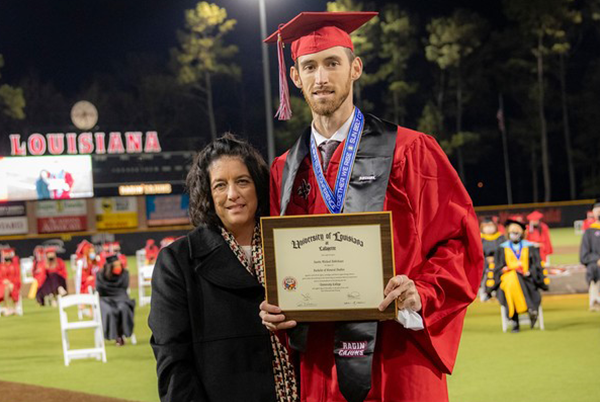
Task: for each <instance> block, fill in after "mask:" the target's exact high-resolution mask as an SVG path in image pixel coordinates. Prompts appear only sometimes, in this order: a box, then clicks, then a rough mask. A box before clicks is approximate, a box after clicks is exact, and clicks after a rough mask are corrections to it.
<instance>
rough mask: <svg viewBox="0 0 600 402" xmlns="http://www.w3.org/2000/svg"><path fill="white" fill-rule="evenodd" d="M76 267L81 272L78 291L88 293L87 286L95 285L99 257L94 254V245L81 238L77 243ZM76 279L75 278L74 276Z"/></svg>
mask: <svg viewBox="0 0 600 402" xmlns="http://www.w3.org/2000/svg"><path fill="white" fill-rule="evenodd" d="M75 254H76V255H77V269H78V270H80V272H81V277H80V278H79V283H76V284H75V286H76V287H77V286H79V292H80V293H88V290H89V288H90V287H91V288H92V289H94V288H95V287H96V274H97V273H98V272H99V271H100V258H99V256H97V255H96V250H95V248H94V245H93V244H92V243H90V242H89V241H87V240H83V241H82V242H81V243H79V244H78V245H77V251H75ZM76 279H77V278H76Z"/></svg>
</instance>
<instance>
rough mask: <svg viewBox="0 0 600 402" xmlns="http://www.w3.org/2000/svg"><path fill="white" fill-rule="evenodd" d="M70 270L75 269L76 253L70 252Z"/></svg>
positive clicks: (74, 270)
mask: <svg viewBox="0 0 600 402" xmlns="http://www.w3.org/2000/svg"><path fill="white" fill-rule="evenodd" d="M70 258H71V271H73V272H76V271H77V254H71V257H70Z"/></svg>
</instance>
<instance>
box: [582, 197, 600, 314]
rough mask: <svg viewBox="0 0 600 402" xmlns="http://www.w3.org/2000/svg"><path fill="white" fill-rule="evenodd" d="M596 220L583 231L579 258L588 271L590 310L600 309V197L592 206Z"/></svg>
mask: <svg viewBox="0 0 600 402" xmlns="http://www.w3.org/2000/svg"><path fill="white" fill-rule="evenodd" d="M592 213H593V214H594V219H595V222H594V223H592V224H591V225H590V226H589V228H588V229H587V230H586V231H585V232H584V233H583V238H582V239H581V248H580V250H579V260H580V261H581V264H583V265H585V267H586V269H587V271H586V275H585V279H586V280H587V282H588V284H589V287H590V288H589V294H590V310H591V311H599V310H600V198H598V199H597V200H596V202H595V203H594V205H593V206H592Z"/></svg>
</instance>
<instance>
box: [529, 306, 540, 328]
mask: <svg viewBox="0 0 600 402" xmlns="http://www.w3.org/2000/svg"><path fill="white" fill-rule="evenodd" d="M537 319H538V312H537V311H536V310H529V322H531V328H533V327H535V323H536V322H537Z"/></svg>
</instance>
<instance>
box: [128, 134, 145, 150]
mask: <svg viewBox="0 0 600 402" xmlns="http://www.w3.org/2000/svg"><path fill="white" fill-rule="evenodd" d="M125 141H126V142H127V153H128V154H140V153H142V132H141V131H128V132H126V133H125Z"/></svg>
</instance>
